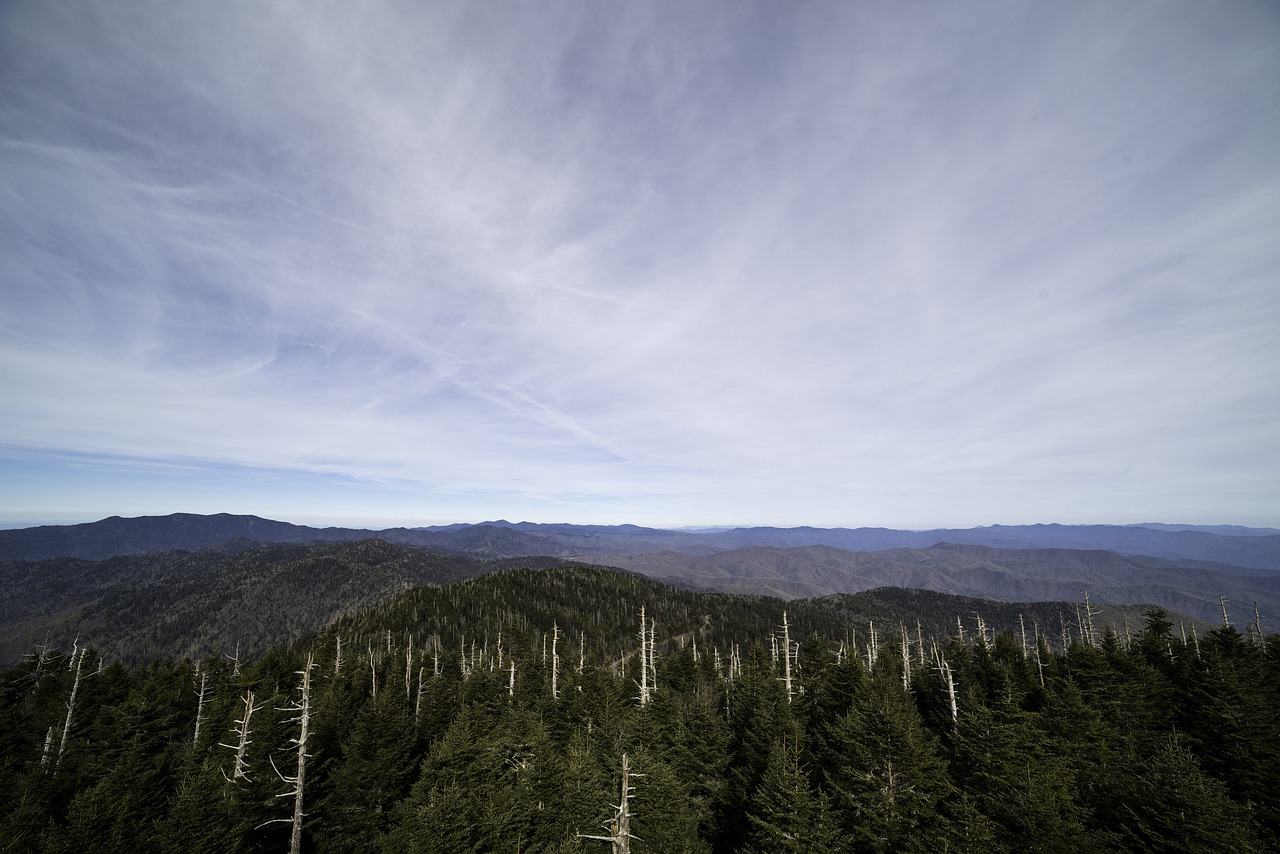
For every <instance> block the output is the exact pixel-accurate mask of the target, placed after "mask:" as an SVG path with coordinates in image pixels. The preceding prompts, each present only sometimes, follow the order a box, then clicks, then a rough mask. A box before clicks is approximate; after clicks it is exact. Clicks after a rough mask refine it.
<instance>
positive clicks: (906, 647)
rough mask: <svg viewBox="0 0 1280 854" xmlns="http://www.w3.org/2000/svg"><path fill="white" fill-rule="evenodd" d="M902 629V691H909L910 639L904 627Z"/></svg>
mask: <svg viewBox="0 0 1280 854" xmlns="http://www.w3.org/2000/svg"><path fill="white" fill-rule="evenodd" d="M901 629H902V690H903V691H910V690H911V639H910V638H908V637H907V627H906V625H901Z"/></svg>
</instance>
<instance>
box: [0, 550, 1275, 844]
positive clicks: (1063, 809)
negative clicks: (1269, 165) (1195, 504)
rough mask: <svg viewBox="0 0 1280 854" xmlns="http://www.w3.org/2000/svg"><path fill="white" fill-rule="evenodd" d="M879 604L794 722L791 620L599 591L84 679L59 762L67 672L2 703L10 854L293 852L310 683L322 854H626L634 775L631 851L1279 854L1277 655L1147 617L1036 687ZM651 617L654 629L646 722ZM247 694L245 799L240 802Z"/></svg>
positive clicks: (580, 588)
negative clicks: (615, 829)
mask: <svg viewBox="0 0 1280 854" xmlns="http://www.w3.org/2000/svg"><path fill="white" fill-rule="evenodd" d="M356 545H359V544H356ZM880 600H883V601H885V602H887V603H889V605H891V606H892V607H891V608H890V609H889V613H890V614H893V615H894V616H893V618H892V619H891V618H890V617H889V616H888V615H887V614H880V613H872V614H871V615H870V616H872V617H873V618H874V619H875V623H876V626H877V628H878V629H879V631H880V632H882V633H883V634H882V635H881V638H882V645H881V648H880V649H879V650H878V655H876V656H869V655H868V651H867V649H866V640H867V638H868V636H869V632H868V631H867V626H866V625H865V624H864V623H862V622H860V621H858V620H857V619H856V618H853V619H852V621H851V613H852V612H851V611H850V610H849V606H850V602H849V600H848V598H847V597H842V599H841V600H839V601H837V600H822V601H820V602H791V603H787V605H786V608H787V613H788V623H789V626H790V629H791V632H792V635H791V636H792V638H797V639H798V638H803V639H804V640H803V641H802V642H800V643H799V644H798V645H794V646H793V653H792V654H793V659H792V681H793V685H792V695H791V696H790V697H788V695H787V691H786V688H785V686H784V684H783V681H782V679H783V661H782V659H781V658H780V656H779V657H778V658H776V659H775V656H774V654H773V652H772V650H773V649H774V648H775V644H774V643H773V642H772V636H773V635H774V633H775V631H777V628H778V626H779V625H780V623H781V612H782V603H781V602H778V601H776V600H770V599H765V598H760V597H743V596H719V595H712V594H707V593H697V592H691V591H678V590H672V589H669V588H664V587H662V586H661V585H658V584H656V583H654V582H652V581H650V580H647V579H644V578H640V577H636V576H631V575H627V574H623V573H617V572H610V571H606V570H600V569H591V568H585V567H565V568H563V569H554V570H542V571H535V570H530V569H513V570H509V571H504V572H501V573H497V574H493V575H489V576H484V577H482V578H478V579H473V580H468V581H463V582H461V583H457V584H450V585H445V586H428V587H418V588H413V589H410V590H406V591H405V592H404V593H402V594H401V595H399V596H398V597H396V598H395V599H394V600H393V601H391V602H390V603H389V604H387V605H385V606H382V607H378V608H370V609H367V610H364V611H361V612H359V613H352V614H349V615H347V616H345V617H342V618H340V619H338V620H336V621H335V622H333V623H332V624H331V625H330V626H329V627H328V628H327V629H326V630H325V631H324V632H323V633H322V634H319V635H305V634H303V635H301V636H300V637H299V639H297V640H293V641H291V642H290V643H288V644H287V645H277V646H274V647H272V648H270V649H268V650H266V651H265V652H264V653H262V654H260V655H254V656H249V655H248V654H245V655H244V660H243V661H242V662H241V666H240V669H239V674H238V675H236V674H235V673H234V672H233V669H234V665H233V664H232V662H230V661H229V660H228V659H227V658H226V657H224V656H211V657H210V658H209V659H207V660H205V661H202V662H200V663H199V664H198V665H197V664H195V663H193V662H191V661H187V660H181V661H174V660H157V661H154V662H151V663H149V664H147V665H146V666H137V667H133V668H129V667H126V666H123V665H121V664H119V663H115V664H109V665H106V666H101V665H100V662H99V659H98V658H97V656H96V655H95V654H94V653H92V652H89V653H87V654H86V655H85V657H84V660H83V664H82V675H81V684H80V686H79V690H78V693H77V699H76V707H75V711H74V715H73V720H72V725H71V729H70V731H69V732H67V733H66V739H65V741H66V748H65V752H64V753H63V756H62V759H61V761H60V762H59V761H57V753H58V751H59V748H60V746H61V744H62V742H63V732H62V730H63V727H64V725H65V721H66V716H67V705H68V702H69V698H70V694H71V689H72V685H73V682H74V677H75V671H74V666H73V662H72V661H71V659H70V657H69V655H68V654H67V653H64V652H58V651H56V650H52V651H47V652H46V653H45V654H43V655H39V654H38V655H36V656H33V657H31V658H30V659H27V660H24V661H23V662H22V663H21V664H19V665H18V666H16V667H14V668H12V669H11V670H9V671H6V672H4V673H2V674H0V852H3V851H51V852H61V851H152V850H154V851H162V852H183V854H204V852H209V854H214V852H224V851H225V852H229V851H249V852H257V851H280V850H285V849H286V848H287V842H288V830H289V827H288V824H287V823H282V822H279V821H278V820H279V819H283V818H287V817H288V816H289V807H290V806H291V804H292V800H291V798H288V797H280V796H281V795H284V794H286V793H287V792H288V790H289V787H288V785H286V784H285V783H283V782H282V781H281V780H280V778H279V777H278V776H277V774H276V771H275V770H273V767H272V765H273V760H274V764H275V765H276V766H278V767H279V768H280V770H281V771H282V772H284V773H285V774H292V773H293V769H294V767H295V763H296V755H295V754H294V753H293V752H292V750H291V744H290V739H291V738H293V737H295V736H296V734H297V725H296V723H294V722H292V720H291V716H290V713H289V712H286V711H282V708H283V707H285V706H286V705H287V704H288V703H289V702H290V700H291V699H292V698H294V697H296V695H297V684H298V674H297V672H298V670H299V669H301V667H302V662H303V661H304V660H305V658H306V655H307V653H308V652H314V655H315V659H316V662H317V667H316V670H315V671H314V677H313V702H314V715H313V717H312V721H311V726H312V729H311V742H310V752H311V758H310V760H309V764H308V773H307V789H306V797H305V808H306V812H307V818H306V822H305V826H304V834H303V836H304V846H305V848H306V850H310V851H316V852H331V851H357V850H358V851H369V850H373V851H376V850H383V851H392V852H417V851H428V852H430V851H438V852H449V854H456V852H482V851H495V850H504V851H517V850H518V851H522V852H557V854H570V852H573V854H590V852H601V854H603V852H605V851H607V850H608V845H607V843H604V842H600V841H596V840H588V839H584V838H583V837H582V834H588V835H592V834H596V835H598V834H602V833H605V830H604V828H605V827H606V826H607V824H608V822H609V820H610V819H611V818H612V817H613V815H614V811H615V810H616V808H617V807H618V804H619V797H620V792H619V784H620V766H621V757H622V755H623V753H626V754H628V756H629V757H630V763H631V769H632V772H633V776H632V778H631V783H632V786H633V791H632V795H633V797H632V801H631V808H632V810H633V813H634V818H633V821H632V830H633V833H634V834H635V836H636V837H637V838H636V840H635V841H634V844H633V846H632V850H633V851H635V852H648V851H653V852H658V851H661V852H690V854H706V852H712V851H714V852H737V851H745V852H753V854H754V852H761V854H763V852H855V851H856V852H865V851H872V852H875V851H884V852H888V851H895V852H896V851H904V852H911V851H921V852H925V851H928V852H932V851H944V850H946V851H975V852H978V851H980V852H990V851H994V852H1023V851H1028V852H1030V851H1044V852H1086V851H1112V850H1115V851H1148V850H1169V851H1188V852H1191V851H1210V850H1233V851H1244V852H1250V851H1269V850H1271V851H1274V850H1278V849H1280V840H1278V838H1277V831H1278V830H1280V756H1278V755H1277V751H1278V750H1280V747H1278V745H1280V726H1278V724H1277V719H1276V712H1275V710H1276V709H1277V708H1278V707H1280V706H1278V704H1280V639H1277V638H1276V637H1274V636H1273V637H1271V638H1267V639H1265V642H1264V641H1263V640H1262V639H1256V638H1247V637H1245V636H1243V635H1241V634H1239V633H1238V632H1235V631H1233V630H1229V629H1225V630H1217V631H1213V632H1208V633H1206V634H1205V635H1204V637H1203V638H1202V640H1201V643H1200V654H1199V655H1198V656H1197V654H1196V650H1195V649H1194V648H1193V646H1191V645H1188V644H1185V643H1184V642H1183V641H1182V639H1181V636H1180V635H1178V636H1175V635H1174V633H1173V631H1172V624H1171V622H1170V621H1169V620H1168V619H1167V618H1166V617H1165V615H1163V614H1162V613H1161V612H1151V613H1149V614H1148V615H1147V619H1146V623H1145V625H1143V626H1142V628H1140V629H1139V630H1138V631H1137V632H1136V634H1134V635H1133V638H1132V642H1127V641H1126V640H1125V635H1124V634H1122V633H1120V632H1118V631H1116V632H1107V631H1105V629H1103V630H1100V631H1099V632H1098V634H1097V637H1096V640H1095V641H1094V642H1093V643H1089V642H1084V641H1082V640H1081V638H1080V636H1079V635H1073V638H1072V640H1073V642H1072V644H1071V645H1070V647H1069V648H1068V649H1066V650H1061V649H1060V648H1057V647H1056V646H1054V645H1051V644H1050V642H1049V640H1048V639H1045V638H1040V639H1036V638H1035V637H1034V635H1033V636H1032V638H1030V639H1029V644H1030V642H1035V643H1037V645H1038V647H1039V651H1040V657H1041V664H1042V665H1043V666H1042V667H1040V668H1038V667H1037V666H1036V664H1035V662H1034V660H1033V656H1031V655H1024V652H1023V646H1022V641H1021V638H1020V637H1019V636H1018V634H1017V628H1016V626H1014V627H1011V626H1009V625H1007V624H1004V625H1000V626H999V627H996V626H995V625H994V620H992V621H990V622H988V623H987V626H988V629H989V631H988V633H987V636H986V637H985V638H982V639H977V637H976V632H975V630H973V629H966V635H967V636H966V639H965V642H963V643H962V642H960V640H959V638H958V637H955V636H953V634H952V632H953V630H954V627H955V621H954V619H952V620H951V621H950V625H947V622H946V621H944V620H942V619H941V618H940V617H937V615H934V614H931V613H926V617H927V619H926V618H922V620H921V628H920V629H919V635H917V631H916V629H915V620H914V618H908V617H907V616H906V614H905V610H904V609H905V608H906V606H907V605H909V604H911V603H913V602H916V603H920V604H923V605H926V606H928V608H934V607H935V606H938V603H939V602H942V601H945V600H940V599H934V598H930V597H916V596H912V595H906V594H903V595H901V596H895V595H893V594H890V593H887V592H884V591H880V592H878V593H877V594H876V597H872V598H871V599H867V600H860V601H861V604H860V605H858V607H861V608H865V607H866V606H867V605H868V603H869V602H870V603H874V602H876V601H880ZM964 604H965V605H966V606H968V605H971V601H970V600H966V602H965V603H964ZM641 606H644V607H645V609H646V615H647V617H648V618H650V619H652V620H655V621H656V623H657V626H658V629H657V635H656V637H657V644H656V649H655V655H656V661H657V665H656V666H657V674H656V678H657V683H658V688H657V690H656V692H655V693H654V694H653V696H652V699H651V701H650V702H649V703H648V704H647V705H644V706H641V705H640V703H639V700H638V695H639V689H638V686H637V684H636V682H637V681H638V680H639V678H640V670H639V666H640V658H639V655H638V641H637V638H636V633H637V630H638V624H639V612H640V608H641ZM928 608H926V609H925V610H926V612H928ZM995 610H996V609H995V608H994V606H993V608H992V612H994V611H995ZM899 612H902V613H901V616H898V615H899ZM972 612H973V608H972V607H969V609H968V610H967V611H966V612H963V613H962V616H963V617H964V618H965V620H967V621H969V620H971V619H972ZM967 625H971V623H967ZM904 626H905V627H907V633H906V634H907V641H906V642H907V644H908V646H907V650H906V651H907V656H908V662H907V665H906V666H907V667H908V668H909V671H908V672H906V673H904V672H903V667H904V664H903V657H902V655H901V652H902V649H901V647H900V644H902V643H903V640H902V634H903V632H902V628H903V627H904ZM886 627H889V628H887V629H886ZM931 627H932V628H931ZM553 632H555V633H558V634H556V635H555V637H556V643H555V654H556V658H557V659H558V661H557V660H556V659H553V658H552V656H551V638H552V636H553ZM921 637H922V638H923V640H924V644H925V649H924V650H921V649H920V645H919V640H920V639H921ZM855 640H856V643H854V641H855ZM1055 640H1056V638H1055ZM339 641H341V648H342V650H343V653H342V659H341V661H339V660H338V648H339ZM695 644H696V648H697V654H696V655H695V652H694V648H695ZM793 644H794V642H793ZM935 647H936V648H935ZM1029 648H1030V646H1029ZM544 650H545V653H544ZM735 650H736V651H740V653H741V655H740V659H739V657H738V656H736V655H734V652H735ZM242 652H243V650H242ZM872 657H874V659H875V661H874V666H872V667H870V668H868V666H867V661H868V660H870V658H872ZM944 657H945V660H946V662H947V665H948V667H949V668H950V669H951V671H952V673H953V676H954V680H955V684H956V689H957V694H958V698H959V699H958V705H959V714H958V719H957V720H955V721H953V720H952V716H951V711H950V706H949V702H948V701H947V697H946V695H945V693H944V683H943V681H942V678H941V675H940V674H941V662H942V660H943V658H944ZM731 660H733V661H734V662H735V663H736V662H738V661H739V660H740V663H741V670H740V671H734V672H732V673H731V672H730V664H729V662H730V661H731ZM717 661H718V663H717ZM513 662H514V664H515V678H514V681H513V680H512V677H511V665H512V663H513ZM553 668H554V671H553ZM201 673H203V674H204V675H205V686H206V698H205V705H204V709H203V712H202V721H201V731H200V737H199V738H198V739H196V738H195V720H196V714H197V705H198V702H199V698H198V696H197V691H198V689H199V684H200V674H201ZM650 676H651V677H652V676H653V674H652V673H651V674H650ZM553 677H554V684H555V686H556V690H557V693H558V696H553V694H552V685H553ZM904 677H905V679H904ZM1042 680H1043V684H1042ZM904 682H905V685H906V687H904ZM375 686H376V691H375ZM249 691H252V692H254V697H255V705H256V707H257V711H256V712H255V713H254V715H253V718H252V724H253V725H252V740H251V743H250V744H249V746H248V749H247V753H246V758H247V761H248V764H249V767H250V774H249V777H248V779H239V780H234V781H232V780H229V779H228V777H230V776H232V772H233V769H234V745H235V744H236V740H237V738H238V728H237V724H236V722H237V721H238V720H240V719H241V717H242V715H243V711H244V697H245V696H246V694H247V692H249ZM46 742H47V743H48V744H49V745H50V747H49V750H48V752H46V750H45V744H46ZM226 744H231V745H233V747H232V748H228V747H226V746H223V745H226ZM42 757H43V761H42Z"/></svg>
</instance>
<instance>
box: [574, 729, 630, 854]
mask: <svg viewBox="0 0 1280 854" xmlns="http://www.w3.org/2000/svg"><path fill="white" fill-rule="evenodd" d="M633 776H634V777H640V776H643V775H641V774H632V773H631V769H630V765H629V762H628V759H627V754H625V753H624V754H622V796H621V798H620V799H619V801H618V805H617V806H616V807H614V814H613V819H612V820H611V821H610V822H609V823H608V824H606V825H604V829H605V830H607V831H609V835H608V836H589V835H587V834H583V833H579V834H578V836H579V837H580V838H582V839H598V840H600V841H601V842H608V843H609V844H610V846H611V854H631V840H633V839H638V837H636V836H633V835H632V834H631V798H632V797H634V795H633V787H632V785H631V777H633ZM641 841H642V840H641Z"/></svg>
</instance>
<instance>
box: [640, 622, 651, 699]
mask: <svg viewBox="0 0 1280 854" xmlns="http://www.w3.org/2000/svg"><path fill="white" fill-rule="evenodd" d="M648 704H649V642H648V623H647V622H646V620H645V615H644V606H643V605H641V606H640V705H642V706H647V705H648Z"/></svg>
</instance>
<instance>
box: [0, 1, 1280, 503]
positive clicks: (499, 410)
mask: <svg viewBox="0 0 1280 854" xmlns="http://www.w3.org/2000/svg"><path fill="white" fill-rule="evenodd" d="M1277 45H1280V7H1278V6H1277V5H1276V4H1275V3H1273V2H1261V0H1259V2H1250V0H1239V2H1231V3H1203V2H1199V0H1195V1H1194V2H1192V0H1161V2H1142V1H1141V0H1134V2H1126V3H1114V2H1110V0H1102V2H1092V0H1081V2H1072V3H1035V2H1026V3H1020V2H1008V0H1000V2H992V1H991V0H972V2H964V3H942V2H916V1H915V0H892V2H879V0H865V2H864V0H859V2H845V0H840V2H796V3H776V2H751V0H723V2H717V0H707V2H698V3H689V2H685V0H678V2H640V0H635V2H619V3H600V2H589V0H578V2H563V3H558V2H538V3H532V2H506V0H494V2H483V3H479V2H447V1H446V0H433V2H430V3H416V2H382V1H381V0H374V1H373V2H361V3H349V2H325V0H316V2H305V3H304V2H288V1H287V0H281V2H272V3H259V2H247V0H224V2H217V3H209V2H203V0H196V2H188V0H155V2H147V1H146V0H119V2H112V3H73V2H50V0H13V2H7V3H4V4H3V5H0V520H4V521H6V522H8V523H10V524H35V523H43V522H80V521H89V520H93V519H98V518H102V517H105V516H109V515H122V516H134V515H144V514H165V513H172V512H193V513H215V512H230V513H253V514H257V515H261V516H267V517H270V518H276V519H283V520H287V521H293V522H299V523H309V524H355V525H362V526H368V527H384V526H390V525H399V524H404V525H427V524H437V523H442V522H467V521H472V522H474V521H481V520H485V519H497V518H506V519H511V520H513V521H514V520H530V521H542V522H575V523H584V524H585V523H602V524H608V523H635V524H644V525H656V526H665V527H674V526H693V525H720V524H771V525H806V524H807V525H816V526H849V527H857V526H863V525H883V526H888V527H897V528H932V527H967V526H973V525H989V524H1019V523H1033V522H1063V523H1079V522H1105V523H1119V524H1123V523H1134V522H1144V521H1165V522H1184V523H1201V524H1210V523H1234V524H1244V525H1258V526H1277V525H1280V48H1277Z"/></svg>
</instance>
